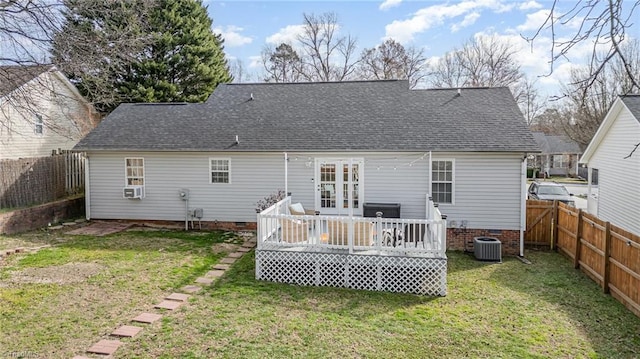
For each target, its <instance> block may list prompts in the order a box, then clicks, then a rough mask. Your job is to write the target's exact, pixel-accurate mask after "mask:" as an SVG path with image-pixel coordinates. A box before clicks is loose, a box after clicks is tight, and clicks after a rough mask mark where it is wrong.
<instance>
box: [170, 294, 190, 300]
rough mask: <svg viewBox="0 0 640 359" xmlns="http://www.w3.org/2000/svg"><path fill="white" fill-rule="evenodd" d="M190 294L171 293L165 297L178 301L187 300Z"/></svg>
mask: <svg viewBox="0 0 640 359" xmlns="http://www.w3.org/2000/svg"><path fill="white" fill-rule="evenodd" d="M189 297H190V295H188V294H183V293H171V295H169V296H167V297H165V298H164V299H166V300H174V301H176V302H186V301H187V299H189Z"/></svg>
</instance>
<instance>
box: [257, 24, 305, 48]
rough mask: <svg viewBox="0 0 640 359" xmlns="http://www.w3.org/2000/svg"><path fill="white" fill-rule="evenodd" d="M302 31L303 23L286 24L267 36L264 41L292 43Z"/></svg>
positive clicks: (275, 43) (277, 43) (278, 43)
mask: <svg viewBox="0 0 640 359" xmlns="http://www.w3.org/2000/svg"><path fill="white" fill-rule="evenodd" d="M303 31H304V25H287V26H286V27H283V28H282V29H280V30H278V32H276V33H275V34H273V35H270V36H267V39H266V42H267V43H268V44H274V45H280V44H282V43H287V44H293V43H294V42H295V41H296V39H297V38H298V35H300V34H302V32H303Z"/></svg>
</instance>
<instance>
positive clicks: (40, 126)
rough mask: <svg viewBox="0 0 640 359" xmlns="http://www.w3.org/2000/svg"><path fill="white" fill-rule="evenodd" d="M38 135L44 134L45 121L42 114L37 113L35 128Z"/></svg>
mask: <svg viewBox="0 0 640 359" xmlns="http://www.w3.org/2000/svg"><path fill="white" fill-rule="evenodd" d="M33 131H34V132H35V134H36V135H42V134H43V133H44V121H43V120H42V115H40V114H36V121H35V128H34V129H33Z"/></svg>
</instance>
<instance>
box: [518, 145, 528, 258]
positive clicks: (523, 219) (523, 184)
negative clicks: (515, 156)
mask: <svg viewBox="0 0 640 359" xmlns="http://www.w3.org/2000/svg"><path fill="white" fill-rule="evenodd" d="M526 228H527V155H526V154H524V156H523V158H522V165H521V168H520V257H524V231H525V229H526Z"/></svg>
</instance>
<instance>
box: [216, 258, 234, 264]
mask: <svg viewBox="0 0 640 359" xmlns="http://www.w3.org/2000/svg"><path fill="white" fill-rule="evenodd" d="M235 262H236V259H235V258H229V257H226V258H222V259H221V260H220V263H223V264H233V263H235Z"/></svg>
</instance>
